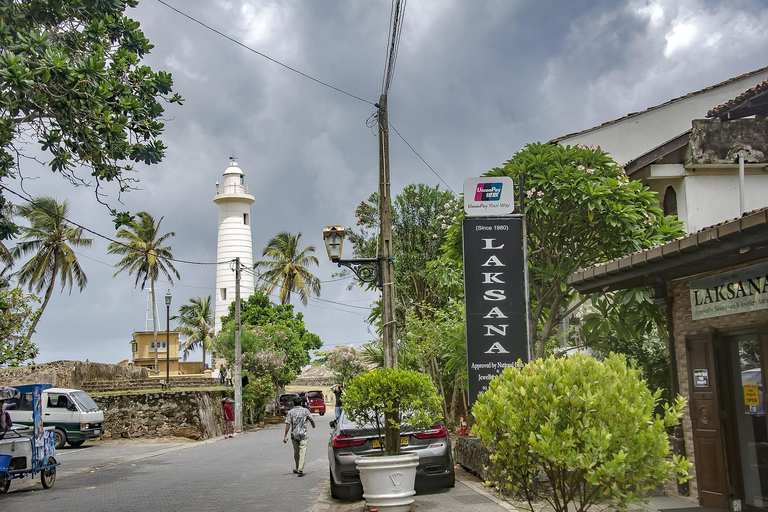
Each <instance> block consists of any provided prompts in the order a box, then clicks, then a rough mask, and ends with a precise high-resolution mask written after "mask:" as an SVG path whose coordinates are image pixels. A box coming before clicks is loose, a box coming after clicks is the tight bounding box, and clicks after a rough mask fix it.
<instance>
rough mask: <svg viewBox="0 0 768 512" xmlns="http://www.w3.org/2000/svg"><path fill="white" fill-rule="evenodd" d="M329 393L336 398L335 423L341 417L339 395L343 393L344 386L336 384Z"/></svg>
mask: <svg viewBox="0 0 768 512" xmlns="http://www.w3.org/2000/svg"><path fill="white" fill-rule="evenodd" d="M331 391H333V395H334V396H335V397H336V408H335V412H336V421H337V422H338V421H339V418H340V417H341V405H342V404H341V395H342V394H343V393H344V386H342V385H341V384H336V385H335V386H333V387H332V388H331Z"/></svg>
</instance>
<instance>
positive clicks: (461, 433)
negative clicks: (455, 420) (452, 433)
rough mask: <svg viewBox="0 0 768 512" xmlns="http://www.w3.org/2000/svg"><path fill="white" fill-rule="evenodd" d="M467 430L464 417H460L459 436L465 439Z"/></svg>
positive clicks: (467, 433)
mask: <svg viewBox="0 0 768 512" xmlns="http://www.w3.org/2000/svg"><path fill="white" fill-rule="evenodd" d="M468 435H469V430H468V429H467V420H465V419H464V415H463V414H462V415H461V421H460V422H459V436H461V437H467V436H468Z"/></svg>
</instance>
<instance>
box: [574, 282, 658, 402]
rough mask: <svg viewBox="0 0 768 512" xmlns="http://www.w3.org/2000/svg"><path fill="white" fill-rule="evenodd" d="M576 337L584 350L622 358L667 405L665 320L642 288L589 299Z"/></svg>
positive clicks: (599, 354)
mask: <svg viewBox="0 0 768 512" xmlns="http://www.w3.org/2000/svg"><path fill="white" fill-rule="evenodd" d="M579 333H580V335H581V338H582V342H583V344H584V346H586V347H589V348H591V349H593V350H594V352H595V353H596V354H597V355H598V356H600V357H605V356H607V355H608V354H609V353H611V352H616V353H620V354H624V355H626V356H627V357H629V358H630V359H631V360H632V362H633V363H634V364H635V365H636V366H637V367H638V369H639V370H640V372H641V374H642V376H643V379H645V381H646V382H647V383H648V386H650V388H651V389H652V390H654V391H655V390H661V396H662V399H663V402H664V403H669V400H670V399H671V395H670V381H669V376H670V374H669V371H670V367H669V346H668V342H669V337H668V334H667V325H666V317H665V314H664V312H663V311H662V309H661V308H660V307H659V306H658V305H656V304H655V303H654V301H653V300H652V299H651V298H650V296H649V294H648V290H647V289H645V288H636V289H631V290H621V291H618V292H615V293H613V294H608V295H603V296H593V297H592V301H591V303H590V304H588V305H585V314H584V316H583V317H582V318H581V328H580V329H579Z"/></svg>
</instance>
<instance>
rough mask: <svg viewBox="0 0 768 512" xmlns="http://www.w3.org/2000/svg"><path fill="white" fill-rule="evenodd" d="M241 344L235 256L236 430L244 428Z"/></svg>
mask: <svg viewBox="0 0 768 512" xmlns="http://www.w3.org/2000/svg"><path fill="white" fill-rule="evenodd" d="M241 352H242V346H241V344H240V258H235V382H234V385H235V431H236V432H241V431H242V430H243V378H242V375H243V372H242V362H241Z"/></svg>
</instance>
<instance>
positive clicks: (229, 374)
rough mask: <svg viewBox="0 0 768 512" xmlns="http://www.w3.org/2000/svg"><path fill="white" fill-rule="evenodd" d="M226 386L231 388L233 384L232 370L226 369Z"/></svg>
mask: <svg viewBox="0 0 768 512" xmlns="http://www.w3.org/2000/svg"><path fill="white" fill-rule="evenodd" d="M227 386H229V387H233V386H234V383H233V382H232V369H231V368H227Z"/></svg>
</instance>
